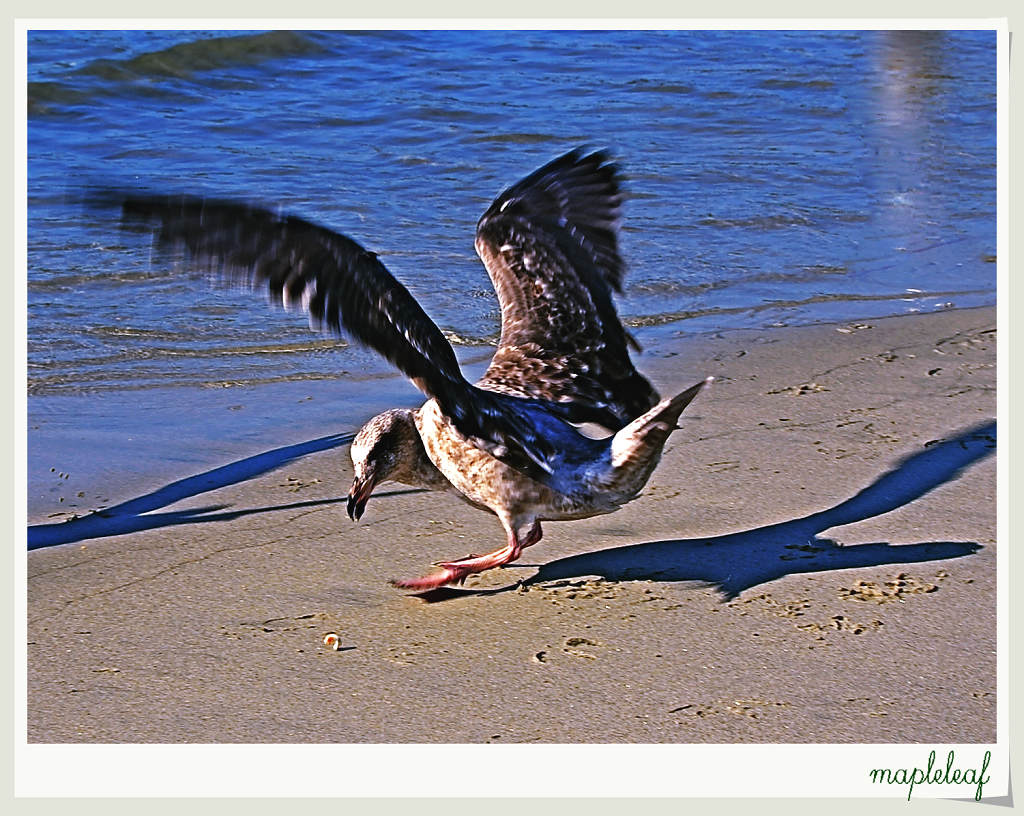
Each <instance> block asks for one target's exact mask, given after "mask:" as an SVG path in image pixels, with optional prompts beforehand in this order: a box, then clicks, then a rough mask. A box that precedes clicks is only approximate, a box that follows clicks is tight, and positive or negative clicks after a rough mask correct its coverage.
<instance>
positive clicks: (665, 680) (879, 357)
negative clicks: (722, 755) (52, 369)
mask: <svg viewBox="0 0 1024 816" xmlns="http://www.w3.org/2000/svg"><path fill="white" fill-rule="evenodd" d="M995 326H996V313H995V308H993V307H984V308H977V309H955V310H949V311H943V312H937V313H932V314H923V315H904V316H897V317H887V318H877V319H875V318H871V319H866V320H860V321H857V322H855V323H851V324H846V325H815V326H804V327H795V328H779V329H772V330H770V331H761V330H748V329H740V330H734V331H728V332H721V333H718V334H715V335H687V336H682V337H671V336H670V332H663V333H662V335H663V336H661V337H659V340H658V342H656V343H654V344H651V345H650V347H649V348H648V349H647V350H646V351H645V352H644V353H643V354H642V355H640V356H639V358H638V359H637V361H636V362H637V367H638V369H640V370H641V371H643V372H644V373H645V374H647V375H648V376H649V377H650V378H651V379H652V381H653V382H654V384H655V385H656V387H658V388H659V389H660V390H661V391H662V392H663V393H667V392H669V391H672V390H682V388H685V387H686V386H688V385H690V384H691V381H697V380H698V379H699V378H700V377H703V376H706V375H713V376H715V377H716V382H715V384H714V385H713V387H712V388H711V389H708V391H707V392H706V393H705V394H702V395H701V396H700V397H699V398H698V400H697V401H696V402H695V403H694V405H693V406H691V407H690V408H689V409H688V411H687V413H686V414H684V415H683V418H682V423H681V424H682V428H683V429H682V430H681V431H678V432H677V433H676V434H675V436H674V438H673V440H672V441H670V444H669V446H668V448H667V450H666V454H665V457H664V459H663V461H662V463H661V465H660V466H659V468H658V470H657V471H656V472H655V474H654V477H653V478H652V480H651V483H650V485H649V487H648V489H647V490H646V491H645V492H644V495H643V496H642V497H640V498H639V499H637V500H636V501H634V502H633V503H631V504H630V505H628V506H627V507H625V508H623V509H622V510H620V511H619V512H617V513H615V514H613V515H610V516H603V517H597V518H594V519H588V520H585V521H581V522H568V523H551V524H546V525H545V537H544V540H543V541H542V542H540V543H539V544H538V545H537V546H536V547H534V548H531V549H530V550H528V551H527V552H526V553H525V554H524V556H523V557H522V558H521V559H520V562H518V563H517V564H515V565H512V566H511V567H509V568H507V569H503V570H495V571H492V572H491V573H486V574H484V575H483V576H480V577H479V578H474V579H471V581H470V582H467V587H466V588H463V589H451V590H446V591H443V592H441V593H440V596H441V597H440V598H435V599H433V600H435V601H436V602H425V601H424V600H423V599H420V598H417V597H413V596H408V595H405V594H403V593H401V592H398V591H396V590H394V589H391V588H390V587H388V586H386V584H385V581H386V580H387V579H388V578H392V577H404V576H405V575H406V574H409V575H413V574H419V573H421V572H423V571H426V570H428V569H429V565H430V563H431V562H432V561H435V560H437V559H439V558H444V557H454V556H458V555H461V554H463V553H464V552H465V551H467V550H468V549H474V550H476V551H480V550H479V549H478V548H481V547H482V548H488V549H489V548H490V546H489V545H490V543H491V542H492V541H494V542H496V541H497V539H498V538H499V537H500V528H499V526H498V524H497V522H496V520H494V519H493V518H491V517H490V516H489V515H487V514H485V513H481V512H480V511H477V510H475V509H473V508H470V507H468V506H466V505H464V504H463V503H461V502H459V501H458V500H457V499H455V498H453V497H448V496H444V495H438V494H427V493H423V492H419V491H411V490H408V489H405V488H403V487H402V486H400V485H394V484H389V485H385V486H383V488H382V489H381V490H380V491H379V494H377V495H375V497H374V498H373V499H371V501H370V503H369V505H368V507H367V514H366V516H365V517H364V520H363V522H361V523H359V524H352V523H351V522H350V521H349V520H348V519H347V518H346V517H345V514H344V506H343V501H342V498H343V496H344V493H345V491H346V490H347V487H348V474H349V473H350V470H351V468H350V464H349V461H348V452H347V445H345V444H344V442H343V440H342V438H340V437H338V436H326V435H325V434H336V433H341V432H344V431H345V430H349V429H348V428H346V427H327V425H330V424H331V423H327V425H322V426H321V427H320V432H319V433H316V434H315V435H314V434H310V433H308V429H309V427H310V426H306V425H303V424H302V422H304V421H305V420H302V421H300V419H301V418H298V417H297V418H296V422H295V423H294V424H293V425H291V426H289V427H288V428H286V429H283V430H282V431H280V432H275V433H273V434H271V433H270V432H268V431H267V430H266V423H263V424H261V423H257V425H256V427H255V430H254V431H253V435H252V436H251V437H250V438H249V439H248V440H247V441H246V444H249V445H252V446H253V447H257V446H255V445H254V443H255V442H262V443H263V444H261V445H259V446H258V447H257V449H256V450H255V451H253V452H252V453H250V454H248V455H239V456H238V457H236V458H234V459H229V460H228V461H227V462H225V461H221V462H220V465H221V467H220V468H212V469H208V470H200V469H195V468H193V469H189V467H190V465H191V464H192V463H191V462H190V461H183V462H179V463H176V467H178V469H179V470H180V471H181V476H180V477H179V478H178V479H177V480H175V481H174V482H173V483H172V484H168V481H167V480H165V481H163V482H160V481H159V480H156V483H152V482H153V481H154V480H153V479H152V478H150V480H149V482H147V484H145V485H142V484H139V489H137V490H136V491H134V492H133V493H132V494H131V495H128V496H125V497H124V498H123V499H122V500H121V502H120V503H121V504H122V507H121V508H120V509H119V510H117V511H115V512H114V513H113V514H112V517H111V518H108V519H105V520H104V522H103V523H99V522H96V521H94V522H92V524H93V525H94V527H93V528H91V529H90V528H89V527H88V524H89V520H88V519H79V520H77V521H74V522H69V523H66V524H59V523H51V524H50V525H49V527H50V528H53V529H56V528H61V529H60V530H59V531H58V532H60V533H62V534H63V537H64V539H66V540H67V543H65V544H64V545H63V546H52V547H51V546H43V547H41V548H40V549H37V550H35V551H33V552H31V553H30V554H29V556H28V576H29V583H28V619H29V622H28V630H29V641H30V643H29V647H28V657H29V671H28V686H29V715H28V726H29V740H30V741H32V742H77V741H84V742H92V741H97V742H108V741H110V742H769V743H771V742H893V741H896V742H944V743H964V742H988V741H994V740H995V692H996V688H995V566H996V544H995V538H996V533H995V528H996V501H995V456H994V455H993V454H994V445H995V435H996V429H995V421H994V420H995V413H996V405H995V381H996V371H995V354H996V341H995ZM680 371H682V372H683V373H680ZM304 385H305V386H307V389H308V390H314V391H315V390H317V389H320V388H321V387H322V385H323V384H322V383H307V384H304ZM409 393H410V396H411V399H410V402H413V403H414V402H415V400H416V398H417V397H416V393H415V392H414V391H411V390H410V391H409ZM377 394H378V396H379V395H380V392H377ZM218 396H220V397H221V400H220V401H222V402H226V401H228V400H230V398H231V397H233V396H235V395H232V394H224V395H218ZM384 396H387V395H384ZM375 398H376V397H375ZM218 404H219V403H218ZM253 407H255V406H253ZM365 407H367V408H369V405H367V406H365ZM381 407H385V406H381ZM247 408H248V406H247ZM220 409H221V410H229V406H222V407H221V408H220ZM243 410H246V409H243ZM375 410H377V409H375ZM340 413H341V412H340V411H339V414H340ZM370 413H372V411H367V413H366V414H365V415H362V416H359V417H355V416H351V415H349V416H346V417H345V418H344V421H345V422H349V421H351V423H352V426H353V427H352V428H351V430H355V429H356V428H357V427H358V424H360V423H361V422H362V421H363V420H365V418H367V417H368V416H369V415H370ZM311 426H312V427H316V423H315V422H314V423H311ZM264 435H266V436H265V437H264ZM271 438H272V440H273V441H270V440H271ZM259 455H264V456H265V457H266V458H265V459H263V460H258V457H259ZM264 466H266V467H267V468H269V469H264V470H262V471H261V470H260V468H261V467H264ZM65 481H70V480H65ZM182 483H184V484H182ZM93 487H94V488H95V487H96V486H95V485H93ZM110 498H111V500H116V497H110ZM125 500H128V504H127V505H125ZM132 501H134V502H135V504H134V505H132V504H131V502H132ZM35 518H36V519H38V516H36V517H35ZM30 520H33V517H32V516H31V515H30ZM50 521H51V522H53V519H50ZM97 524H98V525H99V526H95V525H97ZM104 524H107V526H106V527H104ZM116 525H121V526H120V527H118V526H116ZM76 530H78V531H81V534H79V532H76ZM112 532H113V533H116V534H111V533H112ZM76 536H77V537H76ZM519 581H523V582H525V583H524V584H523V585H521V586H516V582H519ZM328 632H337V633H338V634H340V636H341V638H342V645H343V649H342V650H339V651H334V650H331V649H328V648H326V647H325V646H324V645H323V643H322V640H321V639H322V637H323V636H324V634H326V633H328ZM951 667H952V668H951ZM957 667H964V668H963V669H962V670H960V671H959V672H958V670H957ZM513 677H514V678H515V683H514V686H513V687H511V688H510V687H508V686H507V684H506V682H505V680H507V678H513ZM623 677H628V678H630V682H629V683H628V684H626V685H625V687H624V686H623V682H622V678H623ZM503 678H504V679H503ZM808 688H813V689H815V693H814V694H813V695H808V694H807V693H806V689H808ZM445 699H458V700H459V701H460V707H461V708H462V711H463V713H462V715H461V716H460V717H458V718H452V719H449V718H443V717H438V711H439V706H440V705H441V703H440V702H439V701H443V700H445ZM325 710H330V711H332V712H333V713H334V716H332V717H324V716H323V711H325ZM570 711H571V712H572V717H571V718H569V719H568V720H567V718H566V713H567V712H570Z"/></svg>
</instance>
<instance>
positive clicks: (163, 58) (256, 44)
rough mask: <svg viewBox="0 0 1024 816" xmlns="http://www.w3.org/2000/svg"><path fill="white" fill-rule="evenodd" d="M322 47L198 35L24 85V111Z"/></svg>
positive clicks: (291, 40)
mask: <svg viewBox="0 0 1024 816" xmlns="http://www.w3.org/2000/svg"><path fill="white" fill-rule="evenodd" d="M322 51H323V47H322V46H321V45H320V44H319V43H318V42H317V41H316V40H315V39H314V38H313V37H311V36H308V35H306V34H304V33H303V32H296V31H271V32H264V33H258V34H241V35H233V36H224V37H208V38H203V39H197V40H193V41H191V42H186V43H179V44H178V45H173V46H171V47H169V48H165V49H162V50H160V51H151V52H148V53H144V54H138V55H136V56H134V57H129V58H126V59H98V60H94V61H92V62H90V63H89V64H87V65H85V66H83V67H81V68H79V69H77V70H75V71H72V72H70V73H69V74H67V77H66V78H65V79H63V80H60V81H45V82H42V81H40V82H29V83H27V92H28V93H27V102H28V115H29V116H42V115H49V114H53V113H55V112H60V110H61V109H62V108H66V107H72V106H80V105H85V104H88V103H89V102H90V101H91V100H92V99H93V98H95V96H97V95H99V94H103V93H116V92H117V91H118V88H117V85H116V83H129V82H134V81H135V80H138V79H145V78H150V79H151V78H159V77H163V78H167V77H171V78H175V79H189V78H191V77H193V76H194V75H196V74H198V73H201V72H204V71H213V70H223V69H225V68H230V67H233V66H251V65H257V64H260V63H263V62H266V61H268V60H273V59H280V58H283V57H295V56H306V55H310V54H317V53H321V52H322ZM88 79H98V80H101V81H105V82H106V83H108V84H107V85H105V86H99V87H97V86H96V85H95V84H92V85H86V86H82V85H81V84H80V83H81V82H82V81H83V80H88ZM134 92H135V93H141V94H143V95H156V96H164V95H168V94H172V91H171V90H170V89H169V88H166V87H163V86H160V85H144V86H141V87H140V86H135V87H134Z"/></svg>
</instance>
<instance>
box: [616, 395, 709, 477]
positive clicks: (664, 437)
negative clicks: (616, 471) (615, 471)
mask: <svg viewBox="0 0 1024 816" xmlns="http://www.w3.org/2000/svg"><path fill="white" fill-rule="evenodd" d="M713 379H714V378H713V377H708V378H707V379H705V380H701V382H699V383H697V384H696V385H694V386H691V387H690V388H687V389H686V390H685V391H683V392H682V393H680V394H677V395H676V396H674V397H670V398H668V399H663V400H662V401H661V402H659V403H658V404H657V405H655V406H654V407H653V408H651V409H650V410H649V411H647V412H646V413H645V414H643V415H642V416H639V417H637V418H636V419H634V420H633V421H632V422H630V423H629V424H628V425H627V426H626V427H625V428H623V429H622V430H621V431H619V432H618V433H616V434H615V437H614V438H613V439H612V466H613V467H615V468H618V467H621V466H623V465H625V464H626V463H627V462H630V461H644V460H650V467H651V469H653V468H654V465H655V464H657V461H658V459H659V458H660V456H661V451H662V448H664V447H665V443H666V442H667V441H668V437H669V434H671V433H672V431H674V430H676V428H677V425H676V423H677V422H678V421H679V415H680V414H682V413H683V411H684V410H685V409H686V406H687V405H689V404H690V403H691V402H693V399H694V398H695V397H696V396H697V394H699V393H700V392H701V391H702V390H703V388H704V386H706V385H709V384H710V383H711V382H712V380H713Z"/></svg>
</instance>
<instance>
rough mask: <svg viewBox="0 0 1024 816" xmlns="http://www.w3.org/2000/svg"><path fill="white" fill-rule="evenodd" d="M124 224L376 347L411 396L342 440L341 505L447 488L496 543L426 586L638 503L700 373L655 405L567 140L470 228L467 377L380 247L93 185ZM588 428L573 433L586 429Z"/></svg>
mask: <svg viewBox="0 0 1024 816" xmlns="http://www.w3.org/2000/svg"><path fill="white" fill-rule="evenodd" d="M99 199H102V201H103V202H104V203H107V204H111V203H117V204H119V206H120V208H121V217H122V221H123V223H124V224H126V225H129V224H139V223H142V224H145V225H146V226H147V227H148V228H149V229H151V230H152V231H153V234H154V237H155V241H156V243H157V245H158V246H160V247H163V248H168V249H173V250H175V251H177V252H178V253H179V254H181V255H183V256H184V257H186V258H188V259H189V260H190V262H191V263H192V264H193V265H195V266H199V267H202V268H204V269H205V270H206V271H208V272H213V273H216V274H217V275H218V276H219V278H220V279H221V280H222V281H224V280H226V281H228V282H232V283H235V284H240V285H242V286H246V287H248V288H250V289H252V290H261V291H264V292H267V293H269V296H270V298H271V300H272V301H273V302H275V303H277V304H279V305H283V306H285V307H286V308H295V307H300V308H302V309H303V310H304V311H305V312H306V313H307V314H308V315H309V319H310V324H311V326H312V327H313V328H315V329H318V330H321V331H327V332H329V333H332V334H335V335H342V336H346V335H347V336H348V337H350V338H351V339H354V340H356V341H357V342H359V343H362V344H363V345H365V346H367V347H369V348H371V349H373V350H375V351H376V352H378V353H380V354H381V355H382V356H384V357H385V358H386V359H387V360H388V361H390V362H391V363H392V364H393V365H394V366H395V367H396V368H398V369H399V370H400V371H401V372H402V373H403V374H405V376H406V377H408V378H409V379H410V380H411V381H412V382H413V383H414V384H415V385H416V386H417V387H418V388H419V390H420V391H421V392H422V393H423V394H424V395H425V397H426V398H427V400H426V402H425V403H424V404H423V405H422V406H421V407H420V408H418V409H417V410H406V409H392V410H389V411H385V412H384V413H382V414H379V415H378V416H375V417H373V418H372V419H371V420H370V421H369V422H367V423H366V425H364V426H363V427H362V428H361V430H360V431H359V432H358V433H357V434H356V436H355V437H354V439H353V441H352V444H351V449H350V452H351V457H352V463H353V470H354V479H353V482H352V487H351V489H350V491H349V494H348V505H347V511H348V515H349V517H350V518H351V519H352V520H353V521H358V520H359V518H360V517H362V515H363V513H364V511H365V509H366V504H367V501H368V500H369V498H370V496H371V494H372V493H373V491H374V489H375V488H376V487H377V485H378V484H380V483H381V482H383V481H385V480H392V481H397V482H401V483H403V484H407V485H411V486H414V487H420V488H426V489H428V490H434V491H448V492H453V493H455V494H456V495H458V496H459V497H461V498H462V499H464V500H466V501H468V502H469V503H470V504H472V505H474V506H476V507H478V508H480V509H483V510H487V511H489V512H491V513H493V514H494V515H495V516H497V518H498V520H499V522H500V523H501V525H502V527H503V528H504V532H505V537H506V543H505V545H504V546H502V547H500V548H498V549H496V550H494V551H493V552H489V553H487V554H484V555H468V556H466V557H464V558H460V559H455V560H450V561H440V562H437V563H436V564H435V565H434V566H435V567H437V568H438V569H436V570H435V571H434V572H432V573H430V574H428V575H425V576H423V577H420V578H413V579H408V580H395V581H391V583H392V585H394V586H396V587H399V588H401V589H407V590H414V591H417V592H425V591H429V590H433V589H437V588H439V587H443V586H445V585H449V584H461V583H462V582H463V581H464V580H465V579H466V577H467V576H469V575H472V574H475V573H480V572H483V571H485V570H489V569H492V568H494V567H499V566H503V565H506V564H509V563H511V562H513V561H515V560H516V559H517V558H519V556H520V554H521V553H522V551H523V549H525V548H526V547H529V546H532V545H534V544H536V543H537V542H538V541H540V540H541V536H542V530H541V522H542V521H567V520H573V519H583V518H588V517H591V516H595V515H599V514H603V513H611V512H614V511H616V510H618V509H619V508H620V507H622V506H623V505H624V504H626V503H627V502H630V501H632V500H633V499H635V498H637V496H638V495H639V494H640V492H641V490H642V489H643V488H644V486H645V485H646V484H647V481H648V479H649V478H650V476H651V474H652V473H653V471H654V469H655V467H656V465H657V464H658V461H659V459H660V458H661V454H662V451H663V449H664V447H665V444H666V442H667V440H668V438H669V435H670V434H671V433H672V431H673V430H675V429H676V428H677V422H678V420H679V417H680V414H681V413H682V411H683V410H684V409H685V408H686V406H687V405H689V404H690V402H691V401H692V400H693V399H694V397H696V396H697V394H698V393H699V392H700V391H701V389H702V388H703V387H704V386H705V385H706V384H707V383H709V382H710V381H711V378H707V379H706V380H702V381H701V382H699V383H697V384H696V385H694V386H692V387H690V388H688V389H686V390H685V391H682V392H681V393H679V394H678V395H676V396H674V397H669V398H666V399H661V398H660V397H659V395H658V393H657V392H656V391H655V389H654V388H653V387H652V386H651V384H650V382H649V381H648V380H647V379H646V378H645V377H644V376H643V375H642V374H640V373H639V372H637V370H636V369H635V368H634V366H633V363H632V361H631V359H630V354H629V349H630V348H633V349H635V350H639V346H638V345H637V343H636V341H635V340H634V339H633V338H632V336H631V335H630V334H629V333H628V331H627V330H626V328H625V327H624V326H623V324H622V321H621V320H620V318H619V316H618V314H617V312H616V310H615V305H614V302H613V300H612V297H613V293H621V291H622V280H623V274H624V263H623V260H622V257H621V255H620V252H619V246H618V229H619V223H620V215H621V207H622V192H621V179H620V174H619V170H618V168H617V166H616V165H615V164H614V163H613V162H612V161H611V159H610V158H609V156H608V154H607V153H606V152H604V151H602V150H596V151H593V152H589V153H588V152H586V151H585V150H583V149H581V148H577V149H574V150H572V151H570V152H568V153H566V154H565V155H562V156H560V157H558V158H556V159H554V160H553V161H551V162H549V163H547V164H545V165H544V166H543V167H541V168H540V169H538V170H536V171H534V172H533V173H531V174H530V175H528V176H526V177H525V178H523V179H522V180H521V181H519V182H518V183H516V184H514V185H512V186H511V187H509V188H508V189H507V190H505V191H504V192H503V193H501V194H500V195H499V196H498V197H497V198H496V199H495V200H494V202H493V203H492V204H491V206H490V207H488V209H487V210H486V212H484V214H483V216H482V217H481V218H480V220H479V222H478V223H477V228H476V241H475V246H476V251H477V254H478V255H479V256H480V259H481V260H482V261H483V263H484V266H485V267H486V268H487V272H488V274H489V275H490V278H491V282H492V283H493V285H494V290H495V293H496V294H497V298H498V303H499V305H500V308H501V333H500V337H499V340H498V345H497V349H496V351H495V353H494V357H493V359H492V360H491V362H490V365H489V366H488V368H487V370H486V371H485V372H484V374H483V376H482V378H481V379H480V380H478V381H477V382H476V383H470V382H469V381H468V380H467V379H466V378H465V377H464V376H463V374H462V372H461V370H460V367H459V364H458V361H457V360H456V357H455V352H454V350H453V349H452V346H451V344H450V343H449V342H448V340H447V339H446V338H445V336H444V334H443V333H442V332H441V330H440V329H439V328H438V326H437V325H436V324H435V323H434V322H433V321H432V320H431V319H430V318H429V317H428V316H427V314H426V313H425V312H424V311H423V309H422V308H421V307H420V305H419V303H417V301H416V300H415V298H413V296H412V295H411V294H410V293H409V291H408V290H407V289H406V288H405V287H404V286H403V285H402V284H401V283H399V282H398V281H397V280H396V279H395V278H394V277H393V276H392V275H391V273H390V272H388V270H387V269H386V268H385V266H384V265H383V264H382V263H381V261H380V260H379V258H378V257H377V255H376V254H375V253H373V252H371V251H369V250H367V249H365V248H363V247H362V246H360V245H359V244H357V243H356V242H355V241H353V240H352V239H351V238H348V237H346V236H345V235H342V234H340V233H338V232H335V231H334V230H332V229H329V228H327V227H324V226H320V225H318V224H314V223H312V222H310V221H307V220H304V219H302V218H299V217H296V216H293V215H286V214H281V213H275V212H273V211H272V210H270V209H265V208H262V207H259V206H255V205H250V204H248V203H243V202H237V201H228V200H217V199H210V198H203V197H195V196H184V195H149V194H139V193H124V192H107V193H104V194H102V195H99V196H97V200H99ZM588 424H589V426H590V427H591V428H593V427H594V426H596V427H597V428H599V429H603V435H602V434H594V433H584V428H583V426H584V425H588Z"/></svg>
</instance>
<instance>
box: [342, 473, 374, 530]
mask: <svg viewBox="0 0 1024 816" xmlns="http://www.w3.org/2000/svg"><path fill="white" fill-rule="evenodd" d="M376 486H377V480H376V479H375V478H374V477H373V476H372V475H371V476H367V477H366V478H365V479H359V478H358V477H356V479H355V480H354V481H353V482H352V489H351V490H349V491H348V517H349V518H350V519H352V521H358V520H359V517H360V516H362V515H363V510H365V509H366V502H367V500H368V499H369V498H370V494H371V493H373V488H375V487H376Z"/></svg>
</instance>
